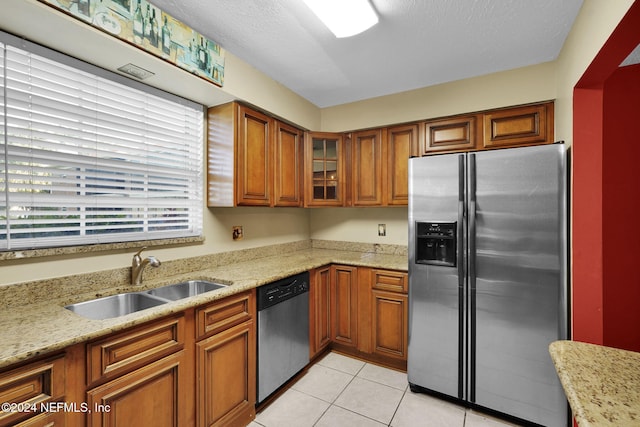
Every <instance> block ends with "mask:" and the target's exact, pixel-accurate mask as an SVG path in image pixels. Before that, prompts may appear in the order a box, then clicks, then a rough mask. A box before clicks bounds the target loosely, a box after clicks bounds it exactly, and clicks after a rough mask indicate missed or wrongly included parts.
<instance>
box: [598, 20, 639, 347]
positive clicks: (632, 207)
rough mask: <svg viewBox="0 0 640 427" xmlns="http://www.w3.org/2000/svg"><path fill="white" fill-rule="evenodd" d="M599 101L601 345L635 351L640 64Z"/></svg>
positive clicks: (622, 71) (618, 76)
mask: <svg viewBox="0 0 640 427" xmlns="http://www.w3.org/2000/svg"><path fill="white" fill-rule="evenodd" d="M639 28H640V27H639ZM603 101H604V104H603V105H604V152H603V158H602V160H603V161H602V164H603V187H604V193H603V200H602V206H603V220H604V225H603V232H604V233H603V247H604V255H605V256H604V277H603V279H604V281H603V284H604V286H603V302H604V309H605V310H604V318H603V324H604V342H603V344H604V345H607V346H611V347H618V348H624V349H628V350H634V351H640V308H639V304H640V132H638V128H636V126H638V124H639V123H640V65H634V66H627V67H622V68H619V69H618V70H616V71H615V72H614V73H613V74H612V75H611V77H609V78H608V79H607V80H606V82H605V84H604V100H603Z"/></svg>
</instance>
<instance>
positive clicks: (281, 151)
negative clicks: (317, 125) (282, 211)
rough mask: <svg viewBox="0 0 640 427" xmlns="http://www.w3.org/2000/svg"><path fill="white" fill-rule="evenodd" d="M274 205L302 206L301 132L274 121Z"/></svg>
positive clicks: (302, 160)
mask: <svg viewBox="0 0 640 427" xmlns="http://www.w3.org/2000/svg"><path fill="white" fill-rule="evenodd" d="M273 129H274V134H275V136H274V138H273V146H274V147H273V148H274V150H273V157H274V159H273V161H274V168H273V179H274V187H273V192H274V200H273V204H274V206H302V200H303V197H302V185H301V183H302V182H303V176H302V169H303V164H304V159H303V157H302V143H303V133H302V131H301V130H300V129H297V128H295V127H293V126H290V125H287V124H285V123H282V122H280V121H276V122H275V123H274V126H273Z"/></svg>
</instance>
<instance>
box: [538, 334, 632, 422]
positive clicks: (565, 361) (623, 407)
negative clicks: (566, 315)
mask: <svg viewBox="0 0 640 427" xmlns="http://www.w3.org/2000/svg"><path fill="white" fill-rule="evenodd" d="M549 353H551V358H552V359H553V363H554V364H555V366H556V370H557V371H558V377H559V378H560V382H561V383H562V387H563V388H564V391H565V394H566V395H567V399H568V400H569V404H570V405H571V409H572V410H573V416H574V417H575V419H576V421H577V423H578V425H579V426H580V427H596V426H598V427H599V426H612V427H613V426H616V427H623V426H624V427H633V426H640V353H636V352H633V351H626V350H620V349H616V348H611V347H604V346H601V345H594V344H587V343H582V342H577V341H556V342H553V343H551V345H550V346H549Z"/></svg>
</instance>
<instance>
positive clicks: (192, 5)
mask: <svg viewBox="0 0 640 427" xmlns="http://www.w3.org/2000/svg"><path fill="white" fill-rule="evenodd" d="M151 1H152V3H153V4H154V5H156V6H158V7H159V8H160V9H162V10H164V11H166V12H167V13H169V14H170V15H172V16H174V17H175V18H177V19H179V20H181V21H183V22H184V23H185V24H187V25H189V26H190V27H192V28H194V29H195V30H196V31H198V32H200V33H202V34H204V35H205V36H206V37H208V38H210V39H211V40H214V41H216V42H218V43H219V44H220V45H221V46H222V47H223V48H225V49H226V50H228V51H229V52H231V53H233V54H234V55H235V56H237V57H239V58H240V59H242V60H244V61H245V62H247V63H248V64H250V65H252V66H253V67H255V68H256V69H258V70H260V71H262V72H263V73H264V74H266V75H268V76H270V77H271V78H273V79H274V80H276V81H278V82H280V83H281V84H283V85H284V86H286V87H288V88H289V89H291V90H292V91H294V92H296V93H297V94H299V95H300V96H302V97H304V98H306V99H307V100H309V101H310V102H312V103H313V104H315V105H316V106H318V107H321V108H323V107H330V106H334V105H339V104H344V103H348V102H354V101H358V100H363V99H368V98H373V97H377V96H382V95H388V94H392V93H397V92H403V91H407V90H412V89H417V88H421V87H427V86H432V85H436V84H440V83H446V82H451V81H455V80H460V79H465V78H470V77H475V76H480V75H485V74H490V73H495V72H499V71H505V70H510V69H514V68H519V67H524V66H529V65H534V64H539V63H543V62H547V61H553V60H555V59H556V58H557V56H558V54H559V53H560V50H561V48H562V46H563V44H564V41H565V39H566V37H567V34H568V33H569V30H570V29H571V27H572V25H573V22H574V20H575V18H576V16H577V14H578V11H579V10H580V7H581V6H582V0H562V1H558V0H537V1H516V0H455V1H454V0H448V1H442V0H371V4H372V5H373V7H374V9H375V10H376V12H377V14H378V16H379V18H380V21H379V23H378V24H377V25H375V26H374V27H372V28H370V29H369V30H367V31H365V32H363V33H361V34H358V35H356V36H353V37H349V38H341V39H338V38H336V37H335V36H334V35H333V34H332V33H331V32H330V31H329V30H328V29H327V28H326V27H325V26H324V25H323V24H322V23H321V22H320V21H319V20H318V18H317V17H316V16H315V15H314V14H313V13H312V12H311V10H310V9H308V8H307V6H306V5H305V4H304V2H302V1H301V0H213V1H206V2H204V1H198V0H151Z"/></svg>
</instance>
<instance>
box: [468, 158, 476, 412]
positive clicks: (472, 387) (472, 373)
mask: <svg viewBox="0 0 640 427" xmlns="http://www.w3.org/2000/svg"><path fill="white" fill-rule="evenodd" d="M468 221H469V236H468V245H469V253H468V262H469V266H468V271H469V313H470V315H469V316H470V318H469V329H470V337H469V338H470V339H469V343H470V344H469V353H470V354H469V357H470V360H471V363H470V366H469V401H470V402H475V401H476V366H475V365H476V364H475V360H476V155H475V154H474V153H471V154H469V218H468Z"/></svg>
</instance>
